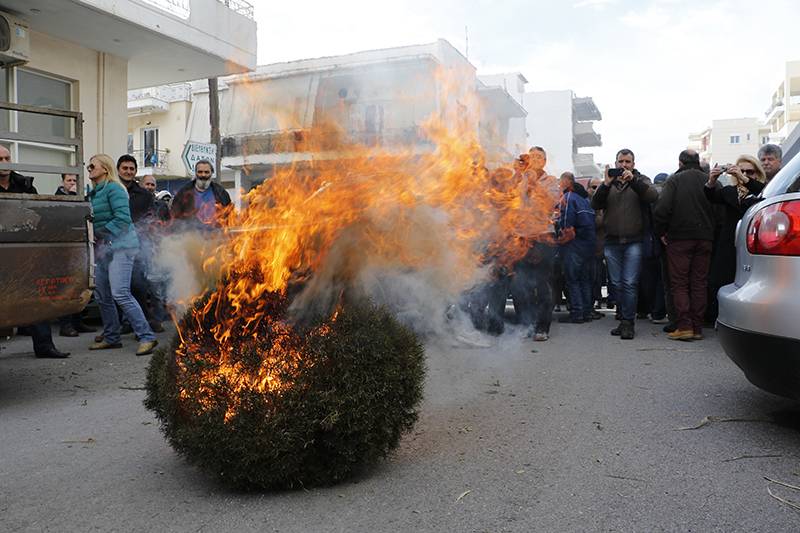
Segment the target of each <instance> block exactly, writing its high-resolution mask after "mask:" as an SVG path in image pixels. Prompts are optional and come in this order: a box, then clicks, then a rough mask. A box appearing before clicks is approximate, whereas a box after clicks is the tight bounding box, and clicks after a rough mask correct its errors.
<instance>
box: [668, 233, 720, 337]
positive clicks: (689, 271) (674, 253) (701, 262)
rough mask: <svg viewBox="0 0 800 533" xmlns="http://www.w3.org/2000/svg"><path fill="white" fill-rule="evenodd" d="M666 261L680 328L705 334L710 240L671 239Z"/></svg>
mask: <svg viewBox="0 0 800 533" xmlns="http://www.w3.org/2000/svg"><path fill="white" fill-rule="evenodd" d="M667 260H668V261H669V275H670V281H671V282H672V295H673V299H674V301H675V311H676V312H677V314H678V324H677V325H678V329H680V330H691V331H693V332H694V333H702V331H703V317H704V315H705V312H706V304H707V302H708V293H707V292H706V291H707V289H708V269H709V266H710V265H711V241H700V240H684V241H672V242H670V243H669V244H668V245H667Z"/></svg>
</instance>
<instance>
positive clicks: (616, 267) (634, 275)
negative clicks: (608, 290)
mask: <svg viewBox="0 0 800 533" xmlns="http://www.w3.org/2000/svg"><path fill="white" fill-rule="evenodd" d="M657 199H658V192H657V191H656V189H655V188H654V187H653V186H652V184H651V182H650V178H648V177H647V176H645V175H644V174H641V173H640V172H639V171H638V170H636V160H635V156H634V154H633V152H632V151H631V150H628V149H627V148H624V149H622V150H620V151H619V152H617V160H616V169H614V170H613V171H612V170H611V169H609V168H608V167H606V171H605V179H604V180H603V183H602V184H601V185H600V186H599V187H598V188H597V190H596V191H595V193H594V196H593V197H592V208H594V209H595V210H599V209H602V210H603V225H604V226H605V229H606V243H605V256H606V262H607V263H608V276H609V278H611V283H612V284H613V285H614V287H615V290H616V297H617V305H618V306H619V308H618V309H619V315H620V318H621V321H620V324H619V326H618V327H616V328H615V329H613V330H612V331H611V334H612V335H619V336H620V337H621V338H623V339H632V338H633V337H634V335H635V332H634V320H635V318H636V297H637V294H638V291H639V275H640V271H641V268H642V239H643V234H644V227H645V224H644V217H645V214H644V213H643V211H644V209H646V208H647V204H652V203H654V202H655V201H656V200H657Z"/></svg>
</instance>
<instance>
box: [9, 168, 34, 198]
mask: <svg viewBox="0 0 800 533" xmlns="http://www.w3.org/2000/svg"><path fill="white" fill-rule="evenodd" d="M10 178H11V179H10V180H9V183H8V189H4V188H3V187H1V186H0V192H15V193H26V194H39V191H37V190H36V187H34V186H33V178H32V177H31V176H23V175H22V174H19V173H17V172H14V171H13V170H12V171H11V176H10Z"/></svg>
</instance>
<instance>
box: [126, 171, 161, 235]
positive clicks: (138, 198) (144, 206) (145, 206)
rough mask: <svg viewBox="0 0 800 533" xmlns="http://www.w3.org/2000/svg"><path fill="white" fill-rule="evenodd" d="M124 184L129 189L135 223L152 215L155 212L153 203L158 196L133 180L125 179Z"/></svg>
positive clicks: (132, 218) (132, 216)
mask: <svg viewBox="0 0 800 533" xmlns="http://www.w3.org/2000/svg"><path fill="white" fill-rule="evenodd" d="M122 184H123V185H125V188H126V189H128V197H129V202H130V208H131V220H133V223H134V224H136V223H138V222H139V221H140V220H143V219H146V218H147V217H149V216H151V215H152V214H153V204H155V201H156V197H155V196H154V195H153V193H151V192H150V191H148V190H147V189H145V188H144V187H142V186H141V185H139V184H138V183H136V182H135V181H133V180H131V181H130V182H129V183H126V182H125V181H123V182H122Z"/></svg>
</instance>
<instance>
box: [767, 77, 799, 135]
mask: <svg viewBox="0 0 800 533" xmlns="http://www.w3.org/2000/svg"><path fill="white" fill-rule="evenodd" d="M764 122H765V123H766V125H767V126H768V127H769V142H771V143H774V144H778V145H781V144H783V143H784V141H786V139H787V138H789V136H790V135H791V134H792V132H793V131H794V129H795V128H796V127H797V125H798V123H800V61H787V62H786V66H785V68H784V77H783V79H782V80H781V82H780V84H779V85H778V87H777V89H775V92H774V93H773V94H772V100H771V102H770V106H769V108H767V111H766V114H765V120H764Z"/></svg>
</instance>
